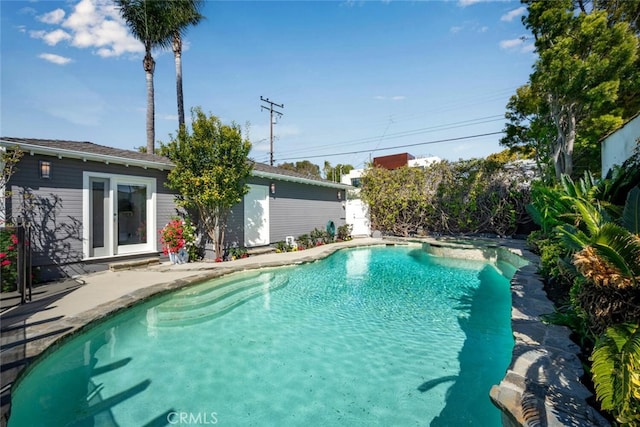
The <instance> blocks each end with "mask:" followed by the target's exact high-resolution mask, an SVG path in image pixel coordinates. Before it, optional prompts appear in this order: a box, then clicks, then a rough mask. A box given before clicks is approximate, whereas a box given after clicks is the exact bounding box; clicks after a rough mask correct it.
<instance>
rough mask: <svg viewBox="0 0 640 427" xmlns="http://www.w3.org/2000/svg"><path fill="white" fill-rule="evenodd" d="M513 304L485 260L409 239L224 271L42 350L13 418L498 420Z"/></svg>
mask: <svg viewBox="0 0 640 427" xmlns="http://www.w3.org/2000/svg"><path fill="white" fill-rule="evenodd" d="M220 282H222V283H221V284H220ZM215 283H218V285H217V286H214V284H215ZM510 310H511V298H510V292H509V281H508V279H506V278H505V277H503V276H502V275H501V274H500V272H499V271H498V270H496V268H495V267H494V266H492V265H489V264H485V263H481V262H474V261H464V262H463V261H460V260H450V259H442V258H436V257H433V256H430V255H427V254H425V253H424V252H422V251H421V250H420V249H417V248H415V247H375V248H360V249H350V250H342V251H339V252H337V253H335V254H334V255H332V256H330V257H328V258H327V259H324V260H322V261H318V262H315V263H312V264H306V265H301V266H296V267H288V268H279V269H270V270H262V271H259V272H249V273H242V274H238V275H233V276H230V277H227V278H223V279H217V281H212V282H210V283H204V284H201V285H198V286H195V287H192V288H189V289H186V290H183V291H180V292H177V293H175V294H172V295H170V296H164V297H161V298H157V299H154V300H151V301H149V302H146V303H144V304H142V305H140V306H138V307H136V308H133V309H130V310H127V311H126V312H125V313H122V314H120V315H117V316H114V317H112V318H111V319H109V320H108V321H106V322H104V323H102V324H100V325H98V326H96V327H95V328H92V329H90V330H89V331H87V332H86V333H83V334H81V335H78V336H77V337H75V338H73V339H72V340H70V341H69V342H67V343H66V344H65V345H63V346H61V347H60V348H59V349H57V350H56V351H54V352H52V353H51V354H50V355H49V356H47V357H46V358H44V359H43V360H42V361H41V362H40V363H38V364H37V365H36V366H34V368H33V369H32V370H31V371H30V372H29V374H28V375H27V376H26V377H24V378H23V380H22V381H21V382H20V383H19V385H18V387H17V388H16V389H15V390H14V392H13V403H12V414H11V418H10V420H9V425H10V426H39V425H42V426H45V425H46V426H63V425H73V426H85V425H87V426H89V425H95V426H120V427H125V426H156V425H157V426H160V425H213V424H218V425H228V426H270V425H273V426H276V425H277V426H297V425H300V426H302V425H304V426H315V425H323V426H371V425H385V426H413V425H416V426H417V425H421V426H424V425H432V426H461V425H474V426H498V425H500V413H499V411H498V410H497V409H496V408H495V407H494V406H493V405H492V404H491V402H490V400H489V397H488V392H489V389H490V387H491V386H492V385H493V384H497V383H498V382H499V381H500V379H501V378H502V377H503V375H504V372H505V369H506V367H507V365H508V363H509V361H510V358H511V350H512V347H513V339H512V336H511V326H510Z"/></svg>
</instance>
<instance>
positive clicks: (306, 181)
mask: <svg viewBox="0 0 640 427" xmlns="http://www.w3.org/2000/svg"><path fill="white" fill-rule="evenodd" d="M253 176H255V177H258V178H267V179H276V180H278V181H289V182H297V183H300V184H309V185H317V186H319V187H329V188H339V189H341V190H350V189H352V188H354V187H353V186H351V185H347V184H341V183H339V182H331V181H319V180H317V179H310V178H302V177H297V176H290V175H284V174H278V173H272V172H265V171H260V170H255V169H254V170H253Z"/></svg>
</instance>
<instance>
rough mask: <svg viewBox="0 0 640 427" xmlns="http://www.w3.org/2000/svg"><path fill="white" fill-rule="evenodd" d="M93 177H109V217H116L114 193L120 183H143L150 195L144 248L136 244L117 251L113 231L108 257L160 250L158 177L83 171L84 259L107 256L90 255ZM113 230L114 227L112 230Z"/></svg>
mask: <svg viewBox="0 0 640 427" xmlns="http://www.w3.org/2000/svg"><path fill="white" fill-rule="evenodd" d="M91 178H106V179H109V198H110V200H111V203H109V211H108V212H107V213H106V214H107V215H108V217H109V218H113V217H114V213H115V201H114V194H115V193H116V192H117V188H118V184H143V185H146V186H147V190H148V192H149V197H148V198H147V218H149V221H147V243H146V244H145V245H144V248H142V249H140V246H138V245H135V246H136V248H133V249H131V250H127V249H126V248H124V250H121V251H120V252H118V253H116V250H117V244H116V243H115V242H114V241H113V240H114V236H112V235H113V233H110V238H109V241H108V251H107V253H108V255H107V256H106V257H113V256H119V255H131V254H137V253H151V252H157V251H158V244H157V239H156V234H157V233H156V228H157V227H156V223H157V216H158V210H157V191H156V188H157V184H156V178H151V177H143V176H136V175H118V174H110V173H103V172H91V171H83V172H82V255H83V259H87V260H89V259H99V258H105V256H90V254H91V247H90V244H91V240H90V238H89V236H90V234H91V227H90V224H91V217H90V216H91V208H90V206H89V202H90V188H89V181H90V179H91ZM111 231H113V229H112V230H111Z"/></svg>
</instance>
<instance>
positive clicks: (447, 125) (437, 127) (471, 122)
mask: <svg viewBox="0 0 640 427" xmlns="http://www.w3.org/2000/svg"><path fill="white" fill-rule="evenodd" d="M503 120H504V115H501V114H498V115H493V116H486V117H479V118H476V119H469V120H463V121H459V122H453V123H445V124H441V125H435V126H430V127H425V128H420V129H412V130H405V131H399V132H394V133H389V134H387V133H386V132H387V129H388V127H387V129H385V131H384V133H383V135H382V136H370V137H364V138H358V139H352V140H347V141H342V142H337V143H333V144H326V145H320V146H315V147H306V148H297V149H293V150H288V151H285V155H294V154H296V153H298V152H301V151H305V152H308V151H309V150H311V149H315V150H318V149H322V148H330V147H335V146H344V145H345V144H351V145H360V144H366V143H369V142H373V141H375V140H378V143H380V141H382V139H385V140H387V139H395V138H404V137H408V136H415V135H419V134H422V133H430V132H438V131H443V130H451V129H457V128H461V127H467V126H474V125H479V124H484V123H491V122H497V121H503ZM367 151H371V150H367Z"/></svg>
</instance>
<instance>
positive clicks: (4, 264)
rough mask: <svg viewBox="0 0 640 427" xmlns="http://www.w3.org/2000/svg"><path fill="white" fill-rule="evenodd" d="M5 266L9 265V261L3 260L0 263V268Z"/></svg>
mask: <svg viewBox="0 0 640 427" xmlns="http://www.w3.org/2000/svg"><path fill="white" fill-rule="evenodd" d="M7 265H11V261H9V260H8V259H5V260H3V261H2V262H1V263H0V266H2V267H5V266H7Z"/></svg>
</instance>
